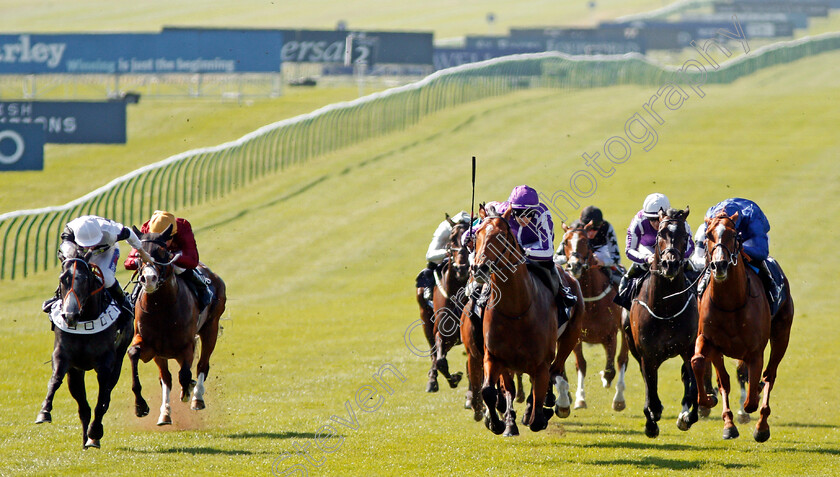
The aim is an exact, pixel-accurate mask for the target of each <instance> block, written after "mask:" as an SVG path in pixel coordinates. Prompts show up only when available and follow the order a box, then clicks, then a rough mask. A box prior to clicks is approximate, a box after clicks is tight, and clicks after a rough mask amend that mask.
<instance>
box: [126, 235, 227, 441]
mask: <svg viewBox="0 0 840 477" xmlns="http://www.w3.org/2000/svg"><path fill="white" fill-rule="evenodd" d="M171 232H172V226H169V227H167V229H166V230H164V231H163V232H162V233H160V234H155V233H148V234H141V233H140V231H138V230H137V229H136V228H134V233H136V234H137V235H138V236H139V237H140V240H141V242H143V248H144V249H145V250H146V251H147V252H149V255H151V256H152V258H153V260H154V263H144V264H143V265H142V267H141V268H140V271H139V273H140V284H141V285H142V289H141V291H140V295H139V297H138V298H137V304H136V306H135V309H134V332H135V335H134V340H133V341H132V342H131V346H130V347H129V350H128V357H129V359H130V360H131V371H132V378H133V379H132V388H131V389H132V390H133V391H134V397H135V414H136V415H137V417H143V416H145V415H147V414H148V413H149V406H148V404H146V401H145V400H144V399H143V396H142V394H141V386H140V378H139V375H138V373H137V363H138V361H139V360H142V361H143V362H144V363H147V362H149V360H151V359H152V358H154V360H155V364H157V366H158V369H159V371H160V385H161V395H162V399H161V400H162V403H161V407H160V418H159V419H158V425H159V426H162V425H166V424H171V423H172V417H171V415H170V407H169V393H170V391H171V390H172V374H171V373H170V372H169V368H168V366H167V360H168V359H175V360H177V361H178V363H179V365H180V367H181V370H180V372H179V373H178V381H179V382H180V383H181V401H182V402H187V401H189V399H190V393H191V392H192V390H193V387H194V388H195V394H194V396H193V398H192V405H191V406H190V407H191V408H192V409H193V410H201V409H204V380H205V379H207V375H208V372H209V370H210V354H211V353H213V349H214V348H215V346H216V338H217V337H218V334H219V318H220V317H221V316H222V313H223V312H224V310H225V303H226V301H227V297H226V295H225V283H224V282H223V281H222V279H221V278H219V276H218V275H216V274H214V273H213V272H211V271H210V269H209V268H207V267H205V266H204V265H203V264H199V267H201V268H202V270H203V271H204V274H205V275H206V276H209V277H210V280H211V282H212V285H213V288H214V290H215V293H214V297H213V301H212V302H211V303H210V304H209V305H208V306H207V308H206V309H205V310H204V311H203V312H202V313H201V314H200V315H199V312H198V300H197V299H196V297H195V295H194V294H193V292H192V291H190V289H189V287H188V286H187V284H186V282H184V281H183V280H182V279H181V278H179V277H178V276H177V274H176V273H175V269H174V265H173V263H174V262H175V260H177V258H178V256H177V255H174V256H173V255H172V253H171V252H169V250H167V248H166V242H167V240H169V238H170V237H171ZM186 273H189V272H186ZM196 334H198V336H199V337H200V338H201V355H200V357H199V359H198V366H197V368H196V373H197V374H198V380H197V381H193V380H192V373H191V372H190V367H191V366H192V363H193V358H194V354H195V346H196V341H197V340H196Z"/></svg>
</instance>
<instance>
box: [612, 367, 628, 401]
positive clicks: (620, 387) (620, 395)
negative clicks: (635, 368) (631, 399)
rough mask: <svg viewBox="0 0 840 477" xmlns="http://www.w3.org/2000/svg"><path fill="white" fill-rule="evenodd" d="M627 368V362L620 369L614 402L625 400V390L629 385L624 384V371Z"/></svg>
mask: <svg viewBox="0 0 840 477" xmlns="http://www.w3.org/2000/svg"><path fill="white" fill-rule="evenodd" d="M626 370H627V365H626V364H625V365H624V366H621V367H620V368H619V370H618V381H616V382H615V397H614V398H613V402H624V390H625V389H626V387H627V386H626V385H625V384H624V372H625V371H626Z"/></svg>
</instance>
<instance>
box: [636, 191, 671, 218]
mask: <svg viewBox="0 0 840 477" xmlns="http://www.w3.org/2000/svg"><path fill="white" fill-rule="evenodd" d="M669 208H671V201H669V200H668V198H667V197H665V195H664V194H659V193H653V194H650V195H649V196H647V197H646V198H645V205H644V207H642V211H643V212H644V214H645V217H648V218H654V217H659V209H662V210H668V209H669Z"/></svg>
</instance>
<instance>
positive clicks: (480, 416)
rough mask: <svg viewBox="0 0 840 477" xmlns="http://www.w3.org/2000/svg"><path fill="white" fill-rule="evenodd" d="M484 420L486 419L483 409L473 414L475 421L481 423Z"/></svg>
mask: <svg viewBox="0 0 840 477" xmlns="http://www.w3.org/2000/svg"><path fill="white" fill-rule="evenodd" d="M483 418H484V413H483V412H481V409H476V410H475V411H474V412H473V419H475V422H481V420H482V419H483Z"/></svg>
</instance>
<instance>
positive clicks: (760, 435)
mask: <svg viewBox="0 0 840 477" xmlns="http://www.w3.org/2000/svg"><path fill="white" fill-rule="evenodd" d="M753 438H754V439H755V441H756V442H767V439H770V429H769V428H768V429H766V430H764V431H759V430H758V429H755V430H754V431H753Z"/></svg>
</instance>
